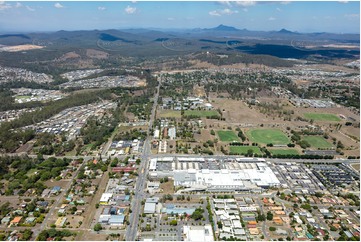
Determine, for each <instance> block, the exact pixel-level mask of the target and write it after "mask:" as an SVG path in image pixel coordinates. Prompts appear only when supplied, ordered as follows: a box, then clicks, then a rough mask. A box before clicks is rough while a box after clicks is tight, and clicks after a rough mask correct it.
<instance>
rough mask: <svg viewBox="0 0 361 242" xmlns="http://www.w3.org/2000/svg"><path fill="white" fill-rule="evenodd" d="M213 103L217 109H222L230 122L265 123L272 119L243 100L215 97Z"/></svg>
mask: <svg viewBox="0 0 361 242" xmlns="http://www.w3.org/2000/svg"><path fill="white" fill-rule="evenodd" d="M213 100H214V102H213ZM212 105H213V106H214V108H215V109H218V108H219V109H221V110H222V113H223V117H224V118H226V121H227V122H229V123H265V122H269V121H271V120H270V119H268V118H266V116H265V115H264V114H261V113H260V112H258V111H257V110H256V109H255V108H252V109H251V108H249V107H248V106H247V105H246V104H245V103H244V102H243V101H237V100H232V99H226V98H213V99H212ZM223 110H224V111H223Z"/></svg>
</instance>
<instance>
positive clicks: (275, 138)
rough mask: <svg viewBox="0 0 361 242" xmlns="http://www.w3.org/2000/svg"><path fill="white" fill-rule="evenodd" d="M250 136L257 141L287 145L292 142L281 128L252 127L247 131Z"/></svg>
mask: <svg viewBox="0 0 361 242" xmlns="http://www.w3.org/2000/svg"><path fill="white" fill-rule="evenodd" d="M246 134H247V136H248V138H249V139H250V140H251V141H253V142H256V143H263V144H269V143H272V144H276V145H285V144H288V143H289V142H290V140H289V139H288V137H287V136H286V135H285V134H284V133H283V132H282V131H281V130H279V129H251V130H248V131H247V132H246Z"/></svg>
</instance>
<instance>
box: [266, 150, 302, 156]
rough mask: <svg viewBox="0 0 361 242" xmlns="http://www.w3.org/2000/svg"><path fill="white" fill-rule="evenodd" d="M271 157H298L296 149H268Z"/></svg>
mask: <svg viewBox="0 0 361 242" xmlns="http://www.w3.org/2000/svg"><path fill="white" fill-rule="evenodd" d="M268 150H269V152H271V154H272V155H299V153H298V151H297V150H296V149H268Z"/></svg>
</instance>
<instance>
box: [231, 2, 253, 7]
mask: <svg viewBox="0 0 361 242" xmlns="http://www.w3.org/2000/svg"><path fill="white" fill-rule="evenodd" d="M235 4H237V5H239V6H243V7H249V6H253V5H255V4H256V1H236V2H235Z"/></svg>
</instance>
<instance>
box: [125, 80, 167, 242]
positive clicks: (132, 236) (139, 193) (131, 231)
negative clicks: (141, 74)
mask: <svg viewBox="0 0 361 242" xmlns="http://www.w3.org/2000/svg"><path fill="white" fill-rule="evenodd" d="M160 85H161V76H160V77H159V78H158V86H157V91H156V94H155V96H154V103H153V108H152V113H151V115H150V119H149V126H148V137H147V139H146V140H145V142H144V147H143V152H142V155H141V160H142V162H141V164H140V167H139V171H143V172H139V175H138V179H137V183H136V186H135V189H136V190H135V195H134V196H133V198H132V203H131V209H132V213H131V214H130V217H129V222H130V225H129V228H128V229H127V232H126V235H125V236H126V237H125V238H126V240H127V241H134V240H136V238H137V233H138V220H139V214H140V210H141V207H142V206H141V202H142V200H143V199H144V197H145V193H144V186H145V184H146V180H147V175H148V166H149V160H150V157H151V144H150V143H151V135H150V132H151V130H152V127H153V122H154V118H155V112H156V109H157V104H158V98H159V89H160Z"/></svg>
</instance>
